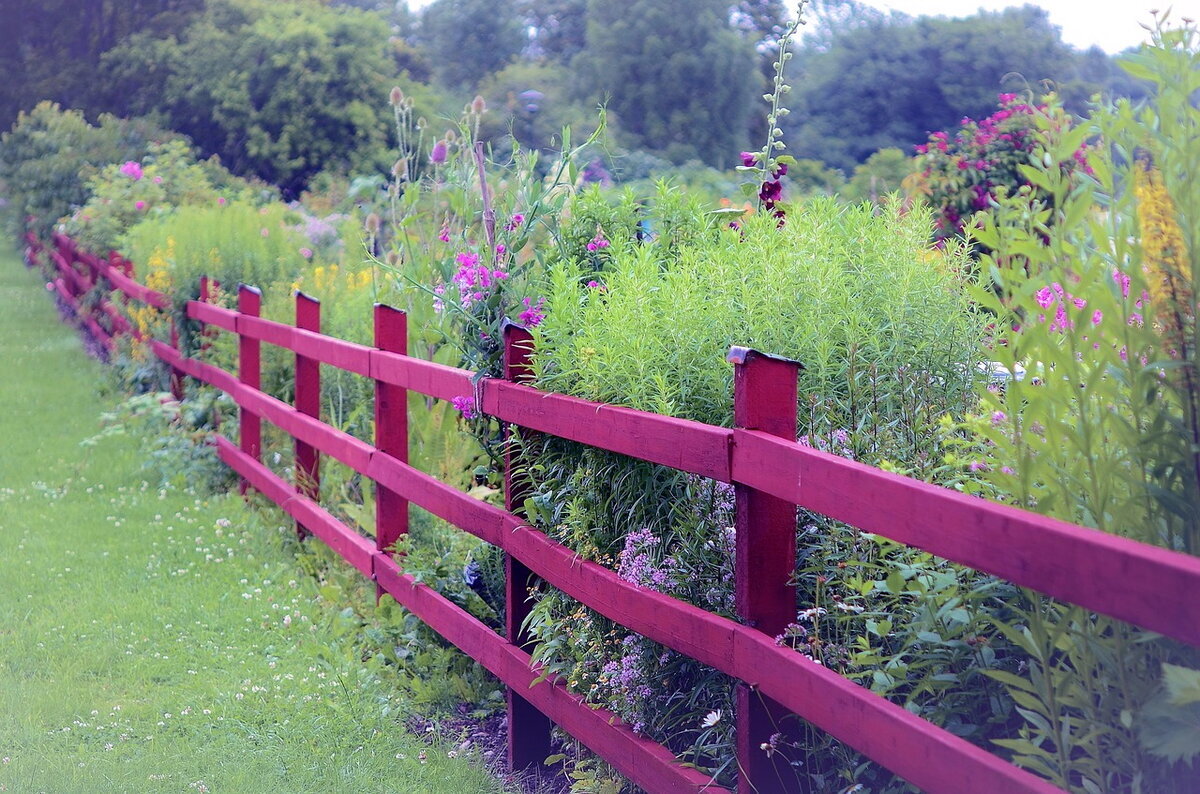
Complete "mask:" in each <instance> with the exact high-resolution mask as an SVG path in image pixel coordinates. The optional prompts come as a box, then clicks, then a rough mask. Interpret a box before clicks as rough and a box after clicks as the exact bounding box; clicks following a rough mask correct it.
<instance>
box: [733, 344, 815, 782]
mask: <svg viewBox="0 0 1200 794" xmlns="http://www.w3.org/2000/svg"><path fill="white" fill-rule="evenodd" d="M729 361H730V362H731V363H733V365H734V370H733V421H734V425H735V426H736V427H739V428H743V429H746V430H759V431H762V432H764V433H769V434H771V435H773V436H780V437H782V438H788V439H795V438H796V400H797V386H796V379H797V375H798V374H799V371H800V364H799V363H798V362H795V361H791V360H788V359H784V358H778V357H775V356H768V355H765V354H763V353H759V352H758V351H756V350H748V349H746V348H742V347H734V348H731V349H730V351H729ZM734 495H735V500H736V517H735V519H734V520H735V528H736V546H735V557H734V592H735V606H736V609H737V614H738V616H739V617H740V618H742V619H743V620H745V621H746V622H747V623H748V624H749V625H750V626H752V627H754V628H755V629H758V630H759V631H762V632H764V633H766V634H770V635H772V636H776V635H779V634H782V633H783V631H784V629H785V628H786V627H787V625H788V624H789V623H791V622H792V621H793V620H795V618H796V594H795V591H794V590H793V589H792V588H791V587H789V586H788V582H789V581H790V579H791V577H792V574H793V572H794V569H795V567H796V506H795V505H794V504H792V503H791V502H787V501H785V500H783V499H778V498H776V497H774V496H769V495H768V494H765V493H762V492H761V491H757V490H755V489H753V488H749V487H747V486H744V485H740V484H737V483H735V484H734ZM736 703H737V738H736V754H737V762H738V791H754V792H758V793H759V794H763V792H777V791H778V792H782V791H788V790H793V789H795V783H796V781H795V772H794V770H792V769H791V768H790V765H789V763H788V759H787V758H786V757H785V754H784V753H779V752H775V753H768V752H766V751H765V750H763V749H762V745H763V743H769V742H770V740H771V736H772V735H773V734H775V733H778V732H781V730H782V729H781V727H780V725H779V721H780V720H781V719H782V718H783V717H784V716H785V715H787V714H788V711H787V709H784V708H783V707H781V706H779V705H778V704H777V703H775V702H774V701H771V700H769V699H767V698H764V697H763V696H762V695H760V694H759V693H758V692H755V691H754V689H753V687H752V686H750V685H749V684H745V683H741V684H738V685H737V692H736Z"/></svg>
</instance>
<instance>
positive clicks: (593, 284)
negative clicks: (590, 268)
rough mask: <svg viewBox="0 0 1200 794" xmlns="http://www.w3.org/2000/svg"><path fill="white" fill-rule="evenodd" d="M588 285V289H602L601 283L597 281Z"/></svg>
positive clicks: (592, 281) (593, 280)
mask: <svg viewBox="0 0 1200 794" xmlns="http://www.w3.org/2000/svg"><path fill="white" fill-rule="evenodd" d="M587 285H588V289H597V288H599V287H600V282H599V281H596V280H595V279H592V280H591V281H589V282H588V283H587Z"/></svg>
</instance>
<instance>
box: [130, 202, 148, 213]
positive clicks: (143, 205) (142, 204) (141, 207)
mask: <svg viewBox="0 0 1200 794" xmlns="http://www.w3.org/2000/svg"><path fill="white" fill-rule="evenodd" d="M133 206H134V207H136V208H137V210H138V211H139V212H141V211H142V210H144V209H146V202H144V201H135V202H134V203H133Z"/></svg>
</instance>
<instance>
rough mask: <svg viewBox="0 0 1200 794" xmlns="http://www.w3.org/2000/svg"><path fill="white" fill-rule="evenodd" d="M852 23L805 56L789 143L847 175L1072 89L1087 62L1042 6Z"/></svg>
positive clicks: (827, 28)
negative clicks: (1009, 104)
mask: <svg viewBox="0 0 1200 794" xmlns="http://www.w3.org/2000/svg"><path fill="white" fill-rule="evenodd" d="M829 18H832V19H835V20H836V19H837V17H836V16H834V15H833V14H832V13H830V16H829ZM843 22H844V24H842V23H836V22H835V23H828V22H827V23H826V24H825V25H824V29H823V30H824V33H822V31H821V30H818V31H817V33H822V35H818V36H817V37H815V38H813V39H807V40H806V42H805V45H804V46H803V47H802V48H801V50H800V51H799V57H798V58H797V61H798V68H797V71H798V72H799V73H800V74H801V75H802V77H801V78H800V79H799V80H798V81H797V82H796V100H795V106H794V107H795V110H796V112H795V113H794V114H793V115H792V116H790V117H789V119H788V121H789V122H790V128H789V129H788V132H789V135H788V138H789V140H790V141H791V144H792V148H793V149H794V150H795V151H796V153H797V155H798V156H806V157H818V158H820V159H823V160H825V161H826V162H827V163H829V164H830V165H833V166H835V167H837V168H841V169H843V170H845V171H847V172H849V171H852V170H853V168H854V166H855V165H856V164H858V163H861V162H863V161H864V160H865V159H866V158H867V157H868V156H869V155H870V154H871V153H872V152H875V151H877V150H879V149H883V148H887V147H900V148H903V149H906V150H911V148H910V147H912V146H913V145H914V144H916V143H919V142H920V141H923V140H924V139H925V138H926V136H927V134H928V132H929V131H930V130H936V129H944V128H947V127H950V126H953V125H954V124H955V123H957V122H958V120H959V119H961V118H962V117H963V116H972V117H980V116H984V115H986V114H987V113H988V112H989V109H990V108H991V107H992V106H993V105H994V103H995V101H996V96H997V94H999V93H1001V92H1003V91H1014V90H1023V89H1024V88H1026V87H1033V88H1035V89H1036V88H1037V87H1038V86H1039V85H1040V82H1041V81H1043V80H1047V79H1049V80H1054V81H1060V80H1068V79H1071V78H1072V77H1073V76H1074V75H1075V74H1076V73H1077V61H1078V59H1079V57H1080V56H1079V55H1078V54H1077V53H1075V52H1074V51H1073V50H1072V49H1071V48H1070V47H1068V46H1067V45H1066V44H1064V43H1063V42H1062V39H1061V37H1060V35H1059V31H1058V29H1057V28H1056V27H1055V26H1054V25H1052V24H1050V20H1049V17H1048V16H1047V14H1046V12H1045V11H1044V10H1042V9H1039V8H1035V7H1033V6H1025V7H1023V8H1010V9H1006V10H1004V11H1002V12H998V13H988V12H983V13H980V14H977V15H975V16H972V17H967V18H964V19H946V18H943V17H936V18H933V17H921V18H918V19H915V20H914V19H912V18H910V17H906V16H903V15H896V14H893V15H891V16H888V17H884V16H877V17H875V18H873V19H867V20H866V21H858V20H844V21H843ZM826 34H827V35H826ZM785 128H787V127H786V125H785Z"/></svg>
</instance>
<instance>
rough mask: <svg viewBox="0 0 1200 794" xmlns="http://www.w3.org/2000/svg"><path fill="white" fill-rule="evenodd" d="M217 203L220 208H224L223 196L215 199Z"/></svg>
mask: <svg viewBox="0 0 1200 794" xmlns="http://www.w3.org/2000/svg"><path fill="white" fill-rule="evenodd" d="M217 203H218V204H220V205H221V206H222V207H224V206H225V197H224V196H220V197H219V198H218V199H217Z"/></svg>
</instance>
